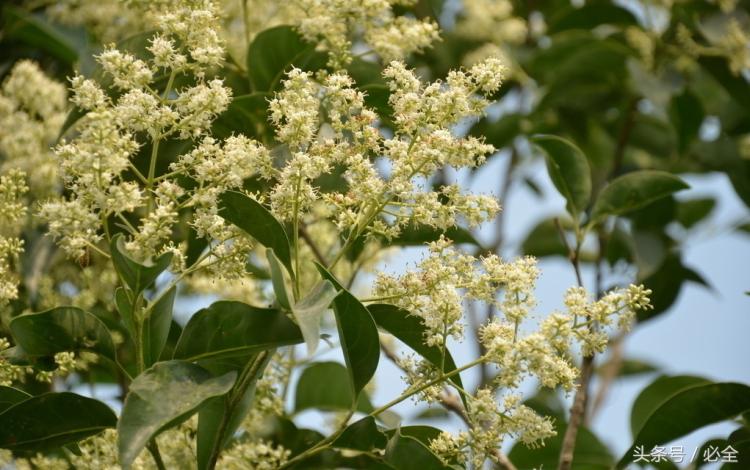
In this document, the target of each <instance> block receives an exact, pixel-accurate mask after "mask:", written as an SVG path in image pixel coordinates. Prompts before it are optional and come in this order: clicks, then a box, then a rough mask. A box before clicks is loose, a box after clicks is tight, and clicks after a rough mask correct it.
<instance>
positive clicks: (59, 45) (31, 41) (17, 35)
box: [3, 5, 78, 65]
mask: <svg viewBox="0 0 750 470" xmlns="http://www.w3.org/2000/svg"><path fill="white" fill-rule="evenodd" d="M3 19H4V24H3V36H4V37H3V39H13V40H16V41H20V42H23V43H25V44H28V45H30V46H32V47H37V48H39V49H41V50H43V51H46V52H47V53H49V54H50V55H52V56H53V57H55V58H57V59H59V60H60V61H62V62H64V63H66V64H68V65H73V64H74V63H75V62H76V61H77V60H78V45H77V44H76V43H75V41H73V40H72V38H71V37H70V36H69V35H66V34H65V33H64V32H63V31H62V30H61V29H60V28H58V27H56V26H54V25H52V24H51V23H49V22H48V21H47V20H46V18H45V17H44V16H43V15H35V14H31V13H28V12H26V11H24V10H22V9H20V8H16V7H14V6H11V5H5V7H4V8H3Z"/></svg>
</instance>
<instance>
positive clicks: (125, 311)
mask: <svg viewBox="0 0 750 470" xmlns="http://www.w3.org/2000/svg"><path fill="white" fill-rule="evenodd" d="M114 300H115V308H117V312H118V313H119V314H120V317H121V318H122V322H123V323H124V324H125V328H127V330H128V331H129V332H130V335H131V336H135V334H136V327H135V317H134V315H133V302H132V301H131V300H130V297H129V296H128V291H127V290H125V288H124V287H118V288H117V289H115V299H114Z"/></svg>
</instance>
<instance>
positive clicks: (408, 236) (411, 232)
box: [391, 225, 481, 246]
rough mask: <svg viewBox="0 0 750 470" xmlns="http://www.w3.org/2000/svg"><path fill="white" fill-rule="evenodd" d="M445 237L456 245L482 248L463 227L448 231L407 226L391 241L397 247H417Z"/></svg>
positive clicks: (427, 226) (426, 226)
mask: <svg viewBox="0 0 750 470" xmlns="http://www.w3.org/2000/svg"><path fill="white" fill-rule="evenodd" d="M441 235H444V236H445V237H446V238H448V239H450V240H453V241H454V242H455V243H468V244H471V245H475V246H481V245H480V243H479V242H478V241H477V239H476V238H474V235H472V234H471V232H469V231H468V230H466V229H465V228H462V227H450V228H448V229H447V230H440V229H437V228H435V227H430V226H429V225H419V226H415V225H407V226H406V227H404V228H403V229H401V232H400V233H399V234H398V236H397V237H395V238H393V239H392V240H391V244H393V245H397V246H416V245H424V244H426V243H429V242H434V241H436V240H439V239H440V236H441Z"/></svg>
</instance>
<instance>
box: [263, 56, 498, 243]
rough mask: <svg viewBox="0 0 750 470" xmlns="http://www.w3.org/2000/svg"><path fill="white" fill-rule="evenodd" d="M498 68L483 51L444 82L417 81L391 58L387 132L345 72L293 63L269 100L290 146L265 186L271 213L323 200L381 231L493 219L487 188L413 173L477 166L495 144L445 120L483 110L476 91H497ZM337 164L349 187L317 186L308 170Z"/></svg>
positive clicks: (341, 214)
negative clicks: (431, 183) (317, 71)
mask: <svg viewBox="0 0 750 470" xmlns="http://www.w3.org/2000/svg"><path fill="white" fill-rule="evenodd" d="M503 73H504V66H503V64H502V63H501V62H499V61H497V60H496V59H489V60H487V61H485V62H483V63H481V64H477V65H476V66H474V67H472V68H471V69H470V70H468V71H466V72H451V73H450V74H449V76H448V78H447V79H446V81H445V83H442V82H435V83H432V84H429V85H424V84H423V83H422V82H421V81H420V80H419V79H418V78H417V76H416V75H415V74H414V72H413V71H411V70H409V69H407V68H406V67H405V66H404V64H402V63H400V62H393V63H392V64H391V65H390V66H389V67H388V68H387V69H386V70H385V72H384V76H385V78H386V79H387V80H388V83H389V86H390V89H391V91H392V93H391V96H390V104H391V106H392V107H393V109H394V114H393V117H394V123H395V134H394V135H393V136H392V137H390V138H386V137H384V136H383V134H382V133H381V132H379V129H378V123H379V119H378V115H377V114H376V113H375V112H374V111H373V110H371V109H369V108H368V107H367V106H366V105H365V96H364V94H363V93H362V92H361V91H359V90H357V89H356V88H354V86H353V85H354V84H353V81H352V79H351V78H350V77H348V76H347V75H345V74H341V73H335V74H331V75H328V76H325V77H323V78H322V80H321V81H317V80H315V79H314V78H313V77H312V75H311V74H309V73H307V72H302V71H300V70H296V69H295V70H292V71H291V72H290V73H289V75H288V77H287V79H286V80H285V81H284V88H283V90H282V91H281V92H280V93H279V94H278V95H277V96H276V97H275V98H274V99H273V100H272V101H271V103H270V110H271V119H272V122H273V124H274V126H275V128H276V137H277V139H278V140H279V141H281V142H283V143H284V144H286V145H287V147H288V149H289V152H290V155H289V157H288V160H287V162H286V164H285V166H284V167H283V168H282V169H281V170H280V176H279V178H278V181H279V182H278V184H277V185H276V186H275V187H274V188H273V191H272V193H271V203H272V206H273V209H274V212H275V214H276V215H277V216H278V217H279V218H281V219H284V220H290V219H291V220H295V219H299V218H301V217H302V216H303V215H304V214H305V213H306V212H308V211H309V210H310V208H311V207H312V206H313V205H314V203H315V202H316V201H319V200H322V201H324V202H325V203H326V205H327V206H328V208H329V211H330V213H331V216H332V217H333V218H334V220H335V222H336V224H337V226H338V228H339V230H345V231H351V232H353V233H356V234H357V235H360V234H362V233H365V232H366V231H370V232H372V233H379V234H383V235H386V236H388V237H392V236H395V235H397V234H398V233H399V230H400V228H401V227H403V226H404V225H407V224H409V223H416V224H426V225H430V226H433V227H438V228H442V229H446V228H448V227H452V226H454V225H456V223H457V221H458V220H459V219H460V218H463V219H465V220H466V221H467V222H468V223H469V224H470V225H477V224H479V223H481V222H483V221H485V220H488V219H491V218H492V217H493V216H494V214H495V213H496V212H497V210H498V209H499V207H498V204H497V201H496V200H495V199H494V198H492V197H488V196H484V195H465V194H462V193H461V192H460V191H459V188H458V187H457V186H455V185H447V186H444V187H443V188H441V189H440V190H438V191H432V190H430V191H427V190H425V189H424V188H423V187H422V186H420V185H419V184H418V180H420V179H421V180H423V179H425V178H430V177H431V176H432V175H433V174H434V173H435V172H436V171H437V170H438V169H440V168H443V167H444V166H446V165H450V166H453V167H457V168H461V167H473V166H476V165H478V164H480V163H481V162H482V161H483V160H484V158H485V156H486V155H487V154H488V153H490V152H492V151H493V150H494V149H493V147H492V146H490V145H487V144H485V143H484V142H483V141H482V140H481V139H477V138H475V137H456V136H455V135H454V134H453V133H452V132H451V128H452V126H454V125H455V124H457V123H458V122H460V121H461V120H463V119H466V118H471V117H474V116H477V115H480V114H481V113H482V112H483V110H484V108H485V107H486V106H487V104H488V102H487V100H486V99H484V98H483V97H482V96H481V95H477V94H476V92H477V91H482V92H485V93H491V92H493V91H495V90H496V89H497V88H498V87H499V86H500V84H501V82H502V77H503ZM378 158H380V159H382V161H383V162H387V165H388V166H389V167H390V172H389V174H388V175H385V174H384V173H383V172H382V171H381V170H379V169H378V167H377V166H376V165H375V163H374V160H375V159H378ZM335 166H338V167H339V168H341V169H342V170H343V172H342V176H343V178H344V180H345V188H346V189H347V190H346V191H341V190H339V191H333V192H327V193H324V194H320V193H319V191H318V190H317V188H316V187H315V179H316V178H318V177H319V176H321V175H323V174H326V173H330V172H331V171H332V169H333V168H334V167H335Z"/></svg>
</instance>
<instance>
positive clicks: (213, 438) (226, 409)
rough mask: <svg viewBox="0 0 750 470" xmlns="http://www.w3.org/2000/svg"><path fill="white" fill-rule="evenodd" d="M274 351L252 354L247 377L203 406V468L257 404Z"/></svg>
mask: <svg viewBox="0 0 750 470" xmlns="http://www.w3.org/2000/svg"><path fill="white" fill-rule="evenodd" d="M274 351H275V350H270V351H264V352H262V353H260V354H255V355H251V356H250V359H249V361H248V363H247V365H248V366H249V367H248V368H247V372H246V375H244V377H245V380H243V381H242V382H241V383H237V384H236V385H235V386H234V387H233V388H232V390H231V391H230V392H229V393H227V395H226V396H223V397H215V398H211V399H209V400H208V401H207V402H206V404H205V405H203V407H201V409H200V411H199V412H198V434H197V436H196V450H197V463H198V469H199V470H205V469H208V468H209V463H210V460H211V456H212V454H213V453H214V452H217V450H218V451H219V452H220V451H221V449H223V448H224V447H225V446H226V444H227V442H228V441H229V440H230V438H231V437H232V435H233V434H234V433H235V432H236V431H237V428H239V426H240V424H242V420H243V419H244V418H245V415H247V412H248V411H249V410H250V407H251V406H252V404H253V400H254V398H255V387H256V384H257V382H258V379H259V378H260V377H261V376H262V375H263V371H264V370H265V369H266V367H267V366H268V363H269V361H270V360H271V357H272V356H273V352H274Z"/></svg>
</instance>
